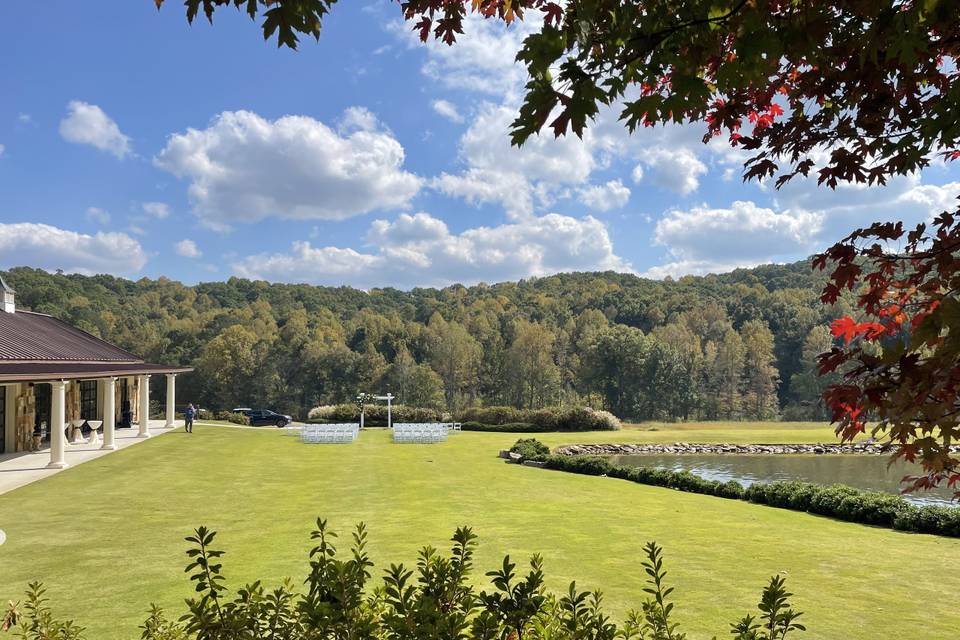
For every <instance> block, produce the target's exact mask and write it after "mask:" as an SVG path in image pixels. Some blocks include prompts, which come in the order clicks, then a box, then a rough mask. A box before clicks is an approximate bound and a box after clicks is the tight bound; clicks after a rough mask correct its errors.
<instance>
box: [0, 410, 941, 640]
mask: <svg viewBox="0 0 960 640" xmlns="http://www.w3.org/2000/svg"><path fill="white" fill-rule="evenodd" d="M829 434H830V431H829V428H824V427H823V426H814V427H811V426H807V427H803V426H796V428H793V427H784V426H782V425H769V424H768V425H752V426H744V427H742V428H741V426H740V425H734V426H724V427H723V428H714V429H710V428H708V427H706V426H704V425H699V426H687V427H684V428H682V429H669V430H667V428H666V427H663V428H662V429H661V430H658V431H643V430H642V429H629V430H624V431H622V432H619V433H616V434H610V433H593V434H547V435H545V436H542V437H541V439H542V440H544V441H546V442H548V443H549V444H551V445H558V444H562V443H567V442H604V441H607V442H611V441H621V442H622V441H640V440H642V439H643V440H651V439H653V440H660V439H661V438H662V439H663V441H668V442H673V441H678V440H682V441H727V442H749V441H756V442H817V441H827V442H829V441H831V439H830V436H829ZM515 439H516V436H514V435H511V434H479V433H461V434H458V435H455V436H452V437H451V439H450V441H449V442H447V443H445V444H439V445H394V444H392V443H391V442H390V440H389V434H388V433H387V432H386V431H384V430H372V431H367V432H364V433H362V434H361V437H360V440H359V441H358V442H356V443H354V444H352V445H312V446H309V445H302V444H300V443H299V441H298V440H297V439H296V438H294V437H291V436H289V435H286V434H284V433H283V432H281V431H279V430H275V429H261V430H257V429H231V428H225V427H202V426H198V427H197V429H196V432H195V433H194V434H193V435H192V436H190V435H187V434H183V433H182V432H179V433H173V434H169V435H164V436H161V437H158V438H156V439H154V440H151V441H149V442H146V443H144V444H141V445H138V446H136V447H132V448H130V449H126V450H123V451H119V452H117V453H115V454H112V455H109V456H106V457H104V458H101V459H98V460H96V461H94V462H90V463H87V464H84V465H80V466H78V467H76V468H73V469H69V470H67V471H65V472H64V473H61V474H58V475H56V476H53V477H51V478H49V479H47V480H44V481H41V482H37V483H35V484H33V485H29V486H27V487H24V488H22V489H19V490H17V491H14V492H12V493H9V494H6V495H3V496H0V527H2V528H4V529H5V530H6V531H7V535H8V541H7V544H5V545H4V546H2V547H0V602H6V601H7V600H9V599H15V598H18V597H19V596H20V593H21V592H22V590H23V587H24V586H25V584H26V583H27V581H29V580H34V579H42V580H43V581H44V582H46V584H47V585H48V587H49V589H50V596H51V599H52V601H53V602H54V603H55V608H56V610H57V611H58V612H61V613H63V614H66V615H69V616H72V617H74V618H75V619H76V620H77V621H78V622H80V623H81V624H83V625H84V626H86V627H88V629H89V634H88V637H90V638H92V639H97V640H99V639H104V640H110V639H123V640H128V639H129V638H133V637H138V636H139V632H138V631H137V629H136V627H137V625H138V624H139V622H140V621H141V620H142V618H143V617H144V611H145V610H146V608H147V606H148V604H149V603H150V602H157V603H159V604H162V605H164V606H166V607H170V608H173V609H174V611H175V613H176V614H179V613H180V608H179V602H180V601H181V599H182V598H184V597H186V596H188V595H189V594H190V593H191V587H190V585H189V584H188V582H187V580H186V579H185V576H184V574H183V569H182V567H183V564H184V554H183V551H184V549H185V548H186V545H185V543H184V542H183V537H184V536H185V535H187V534H188V533H189V532H190V531H191V529H192V528H193V527H194V526H196V525H199V524H206V525H208V526H210V527H212V528H214V529H217V530H218V531H220V535H219V537H218V542H219V544H220V545H221V546H222V547H223V548H225V549H226V550H227V555H226V558H225V570H226V573H227V575H228V577H229V578H230V579H231V584H232V585H233V586H234V587H236V586H239V585H240V584H241V583H242V582H245V581H250V580H253V579H256V578H263V579H264V580H266V582H267V583H268V584H271V583H275V582H278V581H280V580H281V579H282V578H284V577H286V576H291V577H293V578H294V579H295V580H297V581H299V580H300V579H302V576H303V575H304V573H305V567H306V562H305V558H306V554H307V552H308V549H309V539H308V535H309V531H310V528H311V526H312V524H313V520H314V519H315V517H316V516H318V515H322V516H324V517H327V518H328V519H329V520H330V521H331V522H332V523H333V524H334V525H335V526H336V528H337V529H338V530H339V531H340V532H341V534H347V533H348V532H349V529H350V528H351V527H352V525H353V524H354V523H355V522H356V521H358V520H364V521H366V522H367V523H368V525H369V527H370V541H371V546H370V553H371V555H372V557H373V559H374V560H375V561H376V562H377V564H378V570H379V569H382V568H384V567H385V566H386V565H387V564H388V563H390V562H396V561H401V560H402V561H407V562H410V561H412V560H413V559H414V557H415V553H416V550H417V548H418V547H419V546H421V545H424V544H432V545H434V546H438V547H440V548H446V547H447V542H446V541H447V539H448V538H449V535H450V534H451V533H452V531H453V529H454V528H455V527H456V526H457V525H460V524H469V525H472V526H473V527H474V529H475V531H476V532H477V533H478V534H479V535H480V542H481V546H480V549H479V551H478V555H477V563H476V565H477V574H478V580H480V579H482V572H483V571H486V570H487V569H490V568H494V567H495V566H496V565H497V564H498V562H499V560H500V558H501V556H502V554H504V553H510V554H511V555H512V556H513V557H514V558H520V559H526V558H527V557H528V556H529V555H530V554H531V553H533V552H538V551H539V552H541V553H543V555H544V557H545V560H546V569H547V573H548V577H549V579H550V583H551V585H552V586H553V587H554V588H556V589H561V588H564V587H565V585H566V583H568V582H569V581H570V580H573V579H576V580H577V582H578V585H580V586H581V587H591V588H593V587H597V588H600V589H602V590H603V592H604V594H605V601H606V604H607V606H608V608H609V609H610V610H611V611H612V612H614V613H616V614H617V616H618V617H619V615H620V614H621V613H622V612H623V611H625V610H626V609H628V608H630V607H633V606H638V605H639V603H640V601H641V599H642V596H643V594H642V592H641V589H642V587H643V572H642V569H641V568H640V565H639V562H640V551H641V548H642V546H643V544H644V542H646V541H647V540H657V541H658V542H659V543H661V544H662V545H664V547H665V548H666V554H667V562H668V568H669V572H670V575H669V578H670V580H671V581H672V582H673V583H674V584H675V585H676V587H677V590H676V592H675V594H676V597H677V601H678V617H679V619H680V621H681V622H682V623H683V624H684V626H685V628H686V630H687V631H688V632H690V638H691V640H693V639H694V638H697V639H699V638H710V637H712V636H714V635H716V636H717V637H720V638H722V637H726V636H727V635H728V626H727V623H728V622H730V621H732V620H733V619H734V618H736V617H739V616H740V615H742V614H743V613H746V612H752V611H753V610H754V607H755V604H756V601H757V597H758V595H759V592H760V589H761V587H762V586H763V584H764V583H765V582H766V580H767V578H768V577H769V576H770V575H771V574H773V573H776V572H781V573H784V574H786V575H787V576H788V585H789V587H790V588H791V590H792V591H793V592H794V593H795V594H796V597H795V602H796V605H797V606H798V607H799V608H801V609H803V610H805V611H806V612H807V614H806V616H805V617H804V619H803V620H804V622H805V623H806V624H807V625H808V627H809V628H810V631H809V632H808V633H807V634H805V635H801V636H799V637H801V638H809V639H813V638H823V639H826V638H830V639H831V640H835V639H838V638H843V639H844V640H852V639H867V638H871V639H872V638H878V637H885V638H887V637H888V638H911V639H912V638H917V639H931V640H936V639H947V638H955V637H956V630H957V629H958V628H960V612H958V610H957V608H956V604H955V602H954V601H953V599H951V598H950V597H944V595H943V594H944V584H948V583H949V577H950V576H954V575H956V574H957V572H958V571H960V540H954V539H947V538H938V537H934V536H924V535H911V534H904V533H899V532H895V531H890V530H886V529H875V528H870V527H865V526H862V525H856V524H848V523H843V522H836V521H832V520H827V519H823V518H818V517H814V516H810V515H806V514H801V513H795V512H791V511H785V510H780V509H772V508H769V507H764V506H759V505H751V504H747V503H743V502H738V501H726V500H723V499H719V498H712V497H707V496H698V495H694V494H686V493H679V492H675V491H671V490H668V489H660V488H655V487H647V486H642V485H637V484H631V483H628V482H621V481H617V480H612V479H607V478H594V477H586V476H576V475H572V474H563V473H558V472H550V471H544V470H540V469H533V468H528V467H520V466H514V465H505V464H503V462H502V461H500V460H497V459H496V458H495V457H494V456H495V453H496V451H497V449H499V448H501V447H506V446H509V444H511V443H512V442H513V441H514V440H515ZM344 537H347V536H346V535H344ZM945 578H946V579H947V580H946V582H945Z"/></svg>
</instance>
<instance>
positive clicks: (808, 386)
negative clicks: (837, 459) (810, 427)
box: [790, 325, 840, 420]
mask: <svg viewBox="0 0 960 640" xmlns="http://www.w3.org/2000/svg"><path fill="white" fill-rule="evenodd" d="M833 341H834V338H833V335H832V334H831V333H830V328H829V327H827V326H824V325H817V326H815V327H814V328H813V329H811V330H810V333H809V334H807V338H806V340H804V341H803V353H802V354H801V358H800V367H801V368H800V371H798V372H797V373H795V374H793V377H792V378H791V380H790V390H791V394H792V396H793V398H794V402H795V403H796V404H797V407H798V409H799V411H798V415H799V416H802V417H804V418H807V419H810V420H829V419H830V417H831V413H830V410H829V407H827V406H826V404H825V403H824V402H823V393H824V391H826V390H827V388H828V387H829V386H830V385H832V384H836V383H837V382H839V381H840V375H839V374H838V373H835V372H831V373H828V374H824V375H820V373H819V361H818V359H819V357H820V354H821V353H826V352H827V351H830V349H832V348H833V344H834V343H833Z"/></svg>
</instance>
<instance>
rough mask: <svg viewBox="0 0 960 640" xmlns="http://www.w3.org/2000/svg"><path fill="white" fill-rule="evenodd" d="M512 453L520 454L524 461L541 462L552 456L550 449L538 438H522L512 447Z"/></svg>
mask: <svg viewBox="0 0 960 640" xmlns="http://www.w3.org/2000/svg"><path fill="white" fill-rule="evenodd" d="M510 451H511V452H513V453H519V454H520V455H521V456H522V457H523V459H524V460H540V459H542V458H545V457H546V456H548V455H550V447H548V446H547V445H545V444H543V443H542V442H540V441H539V440H537V439H536V438H521V439H519V440H517V441H516V442H515V443H514V445H513V446H512V447H510Z"/></svg>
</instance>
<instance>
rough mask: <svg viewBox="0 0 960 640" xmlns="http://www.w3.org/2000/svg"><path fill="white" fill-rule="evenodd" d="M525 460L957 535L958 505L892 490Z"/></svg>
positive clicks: (557, 458) (592, 461)
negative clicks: (919, 500) (918, 500)
mask: <svg viewBox="0 0 960 640" xmlns="http://www.w3.org/2000/svg"><path fill="white" fill-rule="evenodd" d="M529 464H531V466H537V467H542V468H546V469H553V470H555V471H566V472H568V473H579V474H583V475H590V476H608V477H611V478H619V479H621V480H629V481H630V482H636V483H639V484H646V485H652V486H657V487H667V488H670V489H677V490H678V491H686V492H689V493H700V494H704V495H711V496H716V497H719V498H727V499H732V500H745V501H747V502H753V503H755V504H765V505H768V506H771V507H778V508H781V509H791V510H793V511H803V512H806V513H812V514H816V515H821V516H827V517H831V518H836V519H838V520H845V521H847V522H857V523H861V524H869V525H874V526H878V527H886V528H889V529H896V530H898V531H909V532H915V533H931V534H935V535H941V536H949V537H954V538H960V508H957V507H937V506H932V505H925V506H916V505H914V504H911V503H909V502H907V501H906V500H904V499H903V498H902V497H900V496H897V495H891V494H887V493H880V492H876V491H863V490H861V489H856V488H854V487H848V486H846V485H819V484H813V483H810V482H799V481H792V482H784V481H777V482H770V483H759V482H758V483H755V484H752V485H750V486H749V487H747V488H744V487H743V485H741V484H740V483H739V482H736V481H735V480H730V481H728V482H720V481H718V480H706V479H704V478H701V477H700V476H698V475H695V474H693V473H690V472H689V471H671V470H669V469H657V468H649V467H634V466H627V465H618V464H614V463H612V462H610V461H609V460H606V459H604V458H600V457H597V456H569V455H549V456H543V457H539V458H538V459H536V460H530V461H529Z"/></svg>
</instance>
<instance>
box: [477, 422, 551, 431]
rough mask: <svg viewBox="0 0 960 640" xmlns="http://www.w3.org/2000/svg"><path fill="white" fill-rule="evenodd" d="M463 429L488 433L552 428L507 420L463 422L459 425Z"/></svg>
mask: <svg viewBox="0 0 960 640" xmlns="http://www.w3.org/2000/svg"><path fill="white" fill-rule="evenodd" d="M460 429H462V430H463V431H486V432H490V433H547V432H549V431H552V429H545V428H543V427H540V426H537V425H535V424H530V423H529V422H508V423H507V424H482V423H480V422H464V423H463V424H461V425H460Z"/></svg>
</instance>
